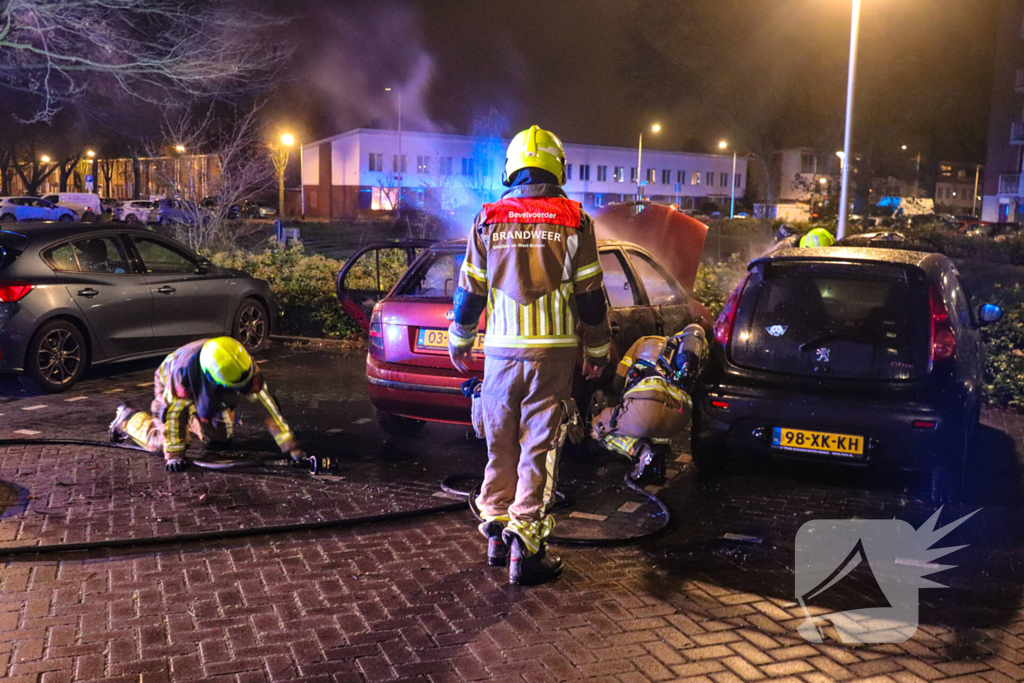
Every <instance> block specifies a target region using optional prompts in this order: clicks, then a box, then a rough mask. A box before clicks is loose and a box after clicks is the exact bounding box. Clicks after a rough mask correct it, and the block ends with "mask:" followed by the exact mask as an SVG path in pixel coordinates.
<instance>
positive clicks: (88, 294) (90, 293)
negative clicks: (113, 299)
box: [78, 287, 100, 299]
mask: <svg viewBox="0 0 1024 683" xmlns="http://www.w3.org/2000/svg"><path fill="white" fill-rule="evenodd" d="M99 295H100V293H99V290H96V289H93V288H92V287H86V288H85V289H80V290H78V296H84V297H85V298H86V299H91V298H93V297H94V296H99Z"/></svg>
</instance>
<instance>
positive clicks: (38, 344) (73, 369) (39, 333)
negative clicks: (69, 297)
mask: <svg viewBox="0 0 1024 683" xmlns="http://www.w3.org/2000/svg"><path fill="white" fill-rule="evenodd" d="M87 362H88V359H87V356H86V348H85V338H84V337H83V336H82V333H81V332H80V331H79V330H78V328H77V327H75V326H74V325H72V324H71V323H69V322H67V321H65V320H53V321H51V322H48V323H46V324H45V325H43V326H42V327H40V328H39V329H38V330H36V333H35V334H34V335H32V340H31V341H30V342H29V345H28V354H27V356H26V358H25V372H26V374H27V375H28V378H29V379H31V380H32V382H33V383H34V384H35V385H36V386H37V387H39V388H40V389H42V390H43V391H45V392H46V393H48V394H58V393H60V392H62V391H67V390H68V389H70V388H71V387H73V386H74V385H75V384H77V383H78V380H79V379H81V378H82V374H83V373H84V372H85V366H86V363H87Z"/></svg>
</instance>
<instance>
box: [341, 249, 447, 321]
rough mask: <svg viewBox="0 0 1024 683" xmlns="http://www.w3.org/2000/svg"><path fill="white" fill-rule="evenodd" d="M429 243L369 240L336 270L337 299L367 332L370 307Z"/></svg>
mask: <svg viewBox="0 0 1024 683" xmlns="http://www.w3.org/2000/svg"><path fill="white" fill-rule="evenodd" d="M433 243H434V241H433V240H405V241H403V242H385V243H381V244H371V245H368V246H365V247H363V248H362V249H360V250H359V251H357V252H356V253H354V254H353V255H352V257H351V258H349V260H348V261H346V262H345V265H344V266H343V267H342V269H341V271H340V272H339V273H338V282H337V285H336V291H337V294H338V301H339V302H341V307H342V308H344V309H345V312H346V313H348V314H349V315H350V316H351V317H352V319H353V320H355V321H356V324H357V325H359V327H361V328H362V329H363V332H366V333H367V334H369V331H370V314H371V313H372V312H373V307H374V306H376V305H377V302H379V301H380V300H381V299H383V298H384V297H385V296H387V294H388V292H390V291H391V288H392V287H394V286H395V284H396V283H397V282H398V281H399V280H400V279H402V276H403V275H405V271H406V270H408V269H409V266H411V265H412V262H413V261H415V260H416V259H417V258H418V257H419V255H420V254H421V253H423V250H424V249H426V248H427V247H429V246H430V245H431V244H433Z"/></svg>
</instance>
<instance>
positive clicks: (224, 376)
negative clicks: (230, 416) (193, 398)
mask: <svg viewBox="0 0 1024 683" xmlns="http://www.w3.org/2000/svg"><path fill="white" fill-rule="evenodd" d="M199 365H200V366H202V368H203V372H205V373H206V376H207V377H209V378H210V379H212V380H213V381H214V382H216V383H217V384H219V385H220V386H222V387H226V388H228V389H241V388H242V387H244V386H245V385H246V384H248V383H249V382H250V380H252V376H253V372H254V371H255V370H254V364H253V362H252V357H251V356H250V355H249V352H248V351H246V350H245V347H244V346H242V345H241V344H240V343H239V342H238V341H236V340H234V339H232V338H231V337H217V338H215V339H211V340H209V341H208V342H206V343H205V344H203V350H202V351H200V352H199Z"/></svg>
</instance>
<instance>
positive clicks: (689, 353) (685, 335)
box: [673, 323, 708, 393]
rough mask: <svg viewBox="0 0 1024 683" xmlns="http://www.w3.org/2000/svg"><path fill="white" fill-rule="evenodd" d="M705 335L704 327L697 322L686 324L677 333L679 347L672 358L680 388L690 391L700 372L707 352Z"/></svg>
mask: <svg viewBox="0 0 1024 683" xmlns="http://www.w3.org/2000/svg"><path fill="white" fill-rule="evenodd" d="M707 348H708V343H707V337H706V335H705V334H704V328H703V327H701V326H700V325H698V324H697V323H691V324H689V325H687V326H686V328H685V329H684V330H683V332H682V334H680V335H679V349H678V351H677V352H676V355H675V358H674V359H673V365H674V366H675V369H676V372H677V377H678V382H679V384H680V386H681V388H682V389H683V390H684V391H686V392H687V393H690V391H691V390H692V389H693V384H694V382H695V381H696V380H697V375H699V374H700V366H701V363H702V362H703V361H704V356H705V355H706V354H707Z"/></svg>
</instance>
